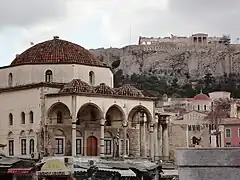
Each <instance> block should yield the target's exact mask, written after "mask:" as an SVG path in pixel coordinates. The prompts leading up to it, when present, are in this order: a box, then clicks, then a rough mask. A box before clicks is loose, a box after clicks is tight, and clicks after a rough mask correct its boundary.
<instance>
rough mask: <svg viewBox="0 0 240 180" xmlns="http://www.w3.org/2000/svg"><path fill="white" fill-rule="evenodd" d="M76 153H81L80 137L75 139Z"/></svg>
mask: <svg viewBox="0 0 240 180" xmlns="http://www.w3.org/2000/svg"><path fill="white" fill-rule="evenodd" d="M76 153H77V154H78V155H80V154H82V139H76Z"/></svg>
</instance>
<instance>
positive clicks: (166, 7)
mask: <svg viewBox="0 0 240 180" xmlns="http://www.w3.org/2000/svg"><path fill="white" fill-rule="evenodd" d="M239 20H240V0H228V1H226V0H0V65H8V64H9V63H10V62H11V61H12V60H13V59H14V57H15V55H16V54H20V53H21V52H23V51H24V50H25V49H26V48H29V47H30V42H34V43H38V42H41V41H45V40H48V39H52V37H53V36H59V37H60V38H61V39H65V40H69V41H72V42H75V43H77V44H80V45H82V46H84V47H85V48H98V47H106V48H108V47H110V46H112V47H121V46H124V45H127V44H129V43H130V42H131V43H132V44H135V43H137V40H138V37H139V36H156V37H157V36H169V35H170V34H174V35H184V36H190V35H191V34H192V33H197V32H204V33H209V34H210V35H212V36H221V35H222V34H230V35H231V37H232V41H233V42H234V41H235V39H236V38H238V37H240V24H239ZM130 32H131V33H130ZM130 34H131V35H130ZM130 37H131V38H130Z"/></svg>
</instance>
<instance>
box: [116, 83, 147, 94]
mask: <svg viewBox="0 0 240 180" xmlns="http://www.w3.org/2000/svg"><path fill="white" fill-rule="evenodd" d="M115 91H116V93H117V95H121V96H133V97H144V95H143V93H142V92H141V91H140V90H139V89H137V88H135V87H133V86H131V85H129V84H125V85H123V86H122V87H119V88H116V89H115Z"/></svg>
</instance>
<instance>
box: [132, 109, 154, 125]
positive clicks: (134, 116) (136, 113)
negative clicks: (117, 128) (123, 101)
mask: <svg viewBox="0 0 240 180" xmlns="http://www.w3.org/2000/svg"><path fill="white" fill-rule="evenodd" d="M140 113H144V114H146V118H147V122H146V123H148V124H149V123H150V122H152V115H151V113H150V111H149V110H148V109H147V108H146V107H145V106H142V105H138V106H135V107H133V108H132V109H131V110H130V112H129V115H128V122H130V123H131V126H132V127H135V125H137V124H140V118H139V117H138V116H139V115H140Z"/></svg>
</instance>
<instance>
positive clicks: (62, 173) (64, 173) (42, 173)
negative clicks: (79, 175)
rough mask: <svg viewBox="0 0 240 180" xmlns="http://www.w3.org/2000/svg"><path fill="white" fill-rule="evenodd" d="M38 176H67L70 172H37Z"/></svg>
mask: <svg viewBox="0 0 240 180" xmlns="http://www.w3.org/2000/svg"><path fill="white" fill-rule="evenodd" d="M37 175H38V176H69V175H71V171H37Z"/></svg>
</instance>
